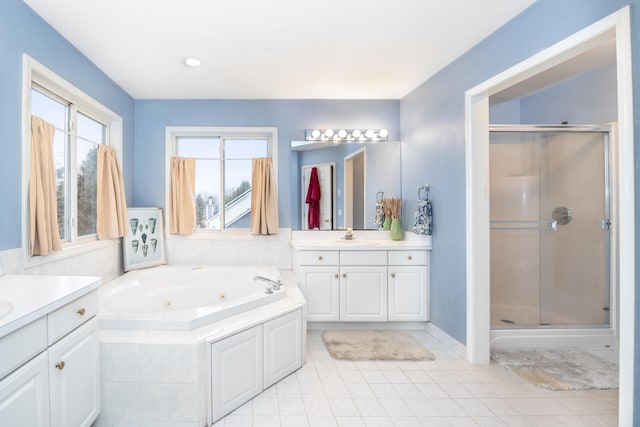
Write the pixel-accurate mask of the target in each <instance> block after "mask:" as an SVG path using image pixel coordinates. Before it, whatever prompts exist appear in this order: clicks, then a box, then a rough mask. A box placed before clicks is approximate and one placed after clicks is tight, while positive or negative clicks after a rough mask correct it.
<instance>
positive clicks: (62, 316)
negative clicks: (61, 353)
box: [48, 291, 98, 345]
mask: <svg viewBox="0 0 640 427" xmlns="http://www.w3.org/2000/svg"><path fill="white" fill-rule="evenodd" d="M97 312H98V292H97V291H93V292H91V293H89V294H87V295H85V296H83V297H81V298H78V299H77V300H75V301H71V302H70V303H69V304H67V305H65V306H63V307H60V308H59V309H57V310H56V311H54V312H53V313H50V314H49V316H48V323H49V345H51V344H53V343H54V342H56V341H58V340H59V339H60V338H62V337H63V336H65V335H66V334H68V333H69V332H71V331H72V330H74V329H75V328H77V327H78V326H80V325H82V324H83V323H84V322H86V321H87V320H89V319H91V318H92V317H93V316H95V315H96V313H97Z"/></svg>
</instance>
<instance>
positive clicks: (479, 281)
mask: <svg viewBox="0 0 640 427" xmlns="http://www.w3.org/2000/svg"><path fill="white" fill-rule="evenodd" d="M612 37H615V40H616V58H617V81H618V84H617V98H618V156H617V159H616V161H617V162H618V166H619V171H618V173H619V175H618V178H619V188H618V204H619V205H618V215H619V224H618V236H619V252H618V253H619V273H618V277H619V280H620V284H619V289H620V301H619V313H620V330H619V337H620V393H619V405H620V406H619V417H618V419H619V423H620V425H631V424H632V423H633V402H634V389H633V381H634V376H635V375H634V370H635V366H634V358H635V354H634V332H635V331H634V328H635V312H634V310H635V288H634V286H635V246H634V236H635V224H634V218H635V213H634V201H635V195H634V163H633V162H634V155H633V152H634V147H633V145H634V126H633V84H632V83H633V82H632V60H631V29H630V7H629V6H625V7H624V8H622V9H620V10H619V11H617V12H615V13H613V14H611V15H609V16H607V17H605V18H603V19H601V20H599V21H598V22H596V23H594V24H592V25H590V26H588V27H586V28H585V29H583V30H581V31H579V32H577V33H575V34H573V35H572V36H570V37H567V38H566V39H564V40H562V41H560V42H559V43H556V44H554V45H553V46H551V47H549V48H547V49H545V50H543V51H541V52H539V53H538V54H536V55H533V56H532V57H530V58H529V59H526V60H524V61H522V62H521V63H519V64H517V65H515V66H513V67H511V68H509V69H508V70H506V71H504V72H502V73H500V74H498V75H496V76H494V77H492V78H490V79H488V80H487V81H485V82H483V83H481V84H479V85H477V86H476V87H474V88H472V89H470V90H468V91H467V92H466V93H465V115H466V117H465V135H466V141H465V150H466V167H467V180H466V201H467V211H466V215H467V216H466V225H467V242H466V245H467V246H466V247H467V251H466V253H467V260H466V263H467V348H468V351H469V355H468V360H469V361H471V362H472V363H487V362H488V360H489V350H490V346H489V335H490V334H489V330H490V325H489V293H490V290H489V288H490V286H489V232H488V220H489V217H488V204H489V194H488V136H489V131H488V124H489V121H488V109H489V106H488V97H489V96H491V95H492V94H495V93H497V92H499V91H501V90H503V89H505V88H507V87H510V86H512V85H514V84H516V83H518V82H520V81H523V80H525V79H527V78H529V77H531V76H533V75H536V74H538V73H540V72H541V71H544V70H546V69H548V68H550V67H552V66H554V65H557V64H559V63H561V62H563V61H566V60H567V59H569V58H571V57H573V56H575V55H577V54H580V53H582V52H584V51H586V50H588V49H591V48H592V47H593V46H595V45H598V44H600V43H602V41H603V40H611V39H612Z"/></svg>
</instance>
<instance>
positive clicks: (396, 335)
mask: <svg viewBox="0 0 640 427" xmlns="http://www.w3.org/2000/svg"><path fill="white" fill-rule="evenodd" d="M322 341H323V342H324V345H325V347H327V350H329V353H330V354H331V357H333V358H334V359H342V360H434V359H435V356H434V355H433V354H432V353H431V352H430V351H429V350H427V349H426V348H425V347H424V345H423V344H422V343H421V342H420V341H419V340H418V339H417V338H416V337H414V336H413V335H412V334H411V333H410V332H406V331H368V330H365V331H324V332H323V333H322Z"/></svg>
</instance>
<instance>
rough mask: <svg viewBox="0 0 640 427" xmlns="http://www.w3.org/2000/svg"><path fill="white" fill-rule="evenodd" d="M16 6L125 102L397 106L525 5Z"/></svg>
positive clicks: (364, 0)
mask: <svg viewBox="0 0 640 427" xmlns="http://www.w3.org/2000/svg"><path fill="white" fill-rule="evenodd" d="M24 1H25V3H26V4H27V5H29V6H30V7H31V8H32V9H34V10H35V11H36V12H37V13H38V14H39V15H40V16H42V17H43V18H44V19H45V20H46V21H47V22H49V24H51V25H52V26H53V27H54V28H55V29H56V30H57V31H58V32H60V33H61V34H62V35H63V36H64V37H66V38H67V39H68V40H69V41H70V42H71V43H72V44H73V45H74V46H75V47H76V48H78V49H79V50H80V51H81V52H82V53H83V54H84V55H86V56H87V57H88V58H89V59H90V60H91V61H93V62H94V63H95V64H96V65H97V66H98V67H99V68H100V69H102V70H103V71H104V72H105V73H106V74H107V75H108V76H109V77H111V78H112V79H113V80H114V81H115V82H116V83H117V84H119V85H120V86H121V87H122V88H123V89H124V90H125V91H127V92H128V93H129V94H130V95H131V96H132V97H134V98H136V99H400V98H402V97H403V96H405V95H406V94H407V93H408V92H410V91H411V90H412V89H414V88H415V87H417V86H418V85H419V84H420V83H422V82H423V81H425V80H426V79H427V78H429V77H430V76H432V75H433V74H435V73H436V72H438V71H439V70H440V69H442V68H443V67H444V66H446V65H447V64H449V63H450V62H451V61H453V60H454V59H456V58H457V57H459V56H460V55H462V54H463V53H464V52H465V51H467V50H468V49H469V48H471V47H472V46H473V45H475V44H477V43H478V42H479V41H481V40H482V39H484V38H485V37H486V36H488V35H489V34H491V33H492V32H493V31H495V30H496V29H497V28H499V27H500V26H502V25H503V24H504V23H506V22H507V21H509V20H510V19H511V18H513V17H514V16H515V15H517V14H518V13H520V12H521V11H522V10H524V9H525V8H526V7H528V6H529V5H531V4H532V3H533V2H534V1H535V0H481V1H479V0H269V1H267V0H154V1H150V0H55V1H52V0H24ZM189 56H196V57H198V58H199V59H200V60H201V61H202V66H201V67H199V68H196V69H193V68H188V67H186V66H185V65H184V64H183V60H184V59H185V58H186V57H189Z"/></svg>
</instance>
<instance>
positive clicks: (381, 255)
mask: <svg viewBox="0 0 640 427" xmlns="http://www.w3.org/2000/svg"><path fill="white" fill-rule="evenodd" d="M386 264H387V251H341V252H340V265H378V266H384V265H386Z"/></svg>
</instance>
